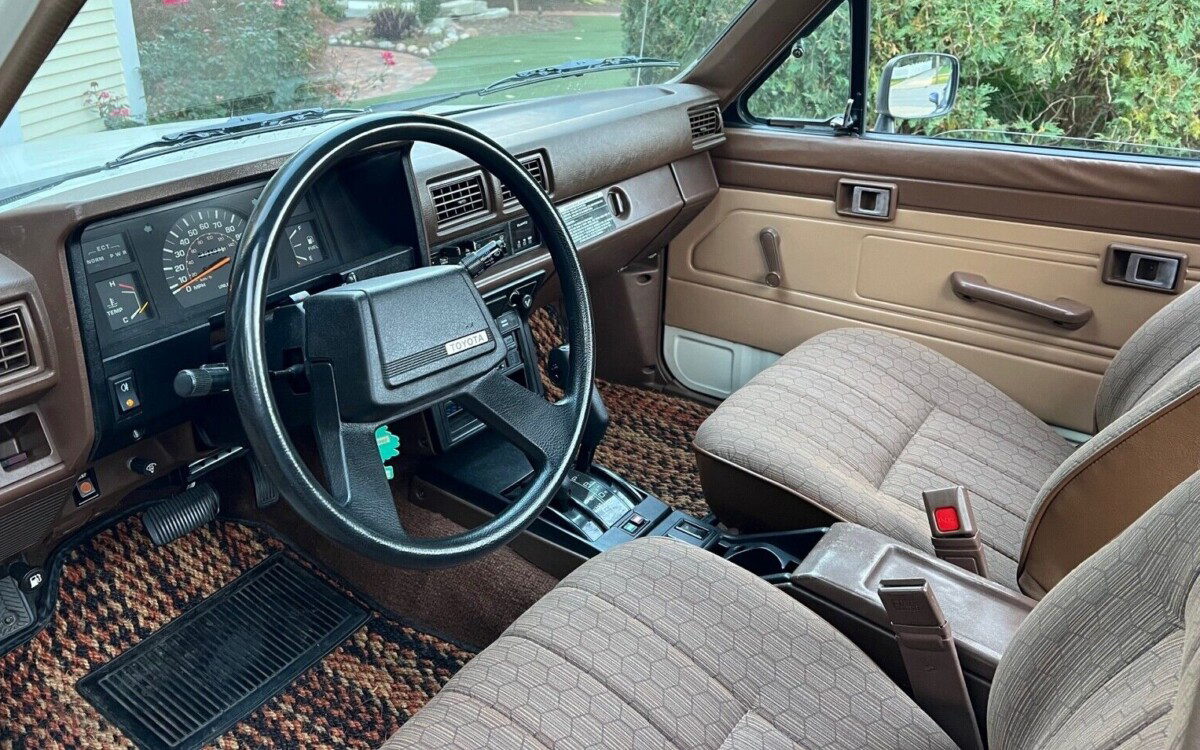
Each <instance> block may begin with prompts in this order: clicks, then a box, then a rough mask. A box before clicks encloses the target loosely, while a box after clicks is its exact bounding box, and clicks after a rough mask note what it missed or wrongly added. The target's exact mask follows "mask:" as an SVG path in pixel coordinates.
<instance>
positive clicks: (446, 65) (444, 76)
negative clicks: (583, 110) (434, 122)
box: [358, 16, 630, 105]
mask: <svg viewBox="0 0 1200 750" xmlns="http://www.w3.org/2000/svg"><path fill="white" fill-rule="evenodd" d="M571 21H572V24H573V26H572V28H570V29H568V30H565V31H549V32H547V31H542V32H530V33H527V34H515V35H511V36H486V37H474V38H471V39H464V40H462V41H460V42H458V43H457V44H454V45H452V46H450V47H448V48H446V49H444V50H442V51H441V52H439V53H437V54H435V55H433V56H432V57H430V58H429V60H430V62H432V63H433V64H434V65H436V66H437V75H435V76H434V77H433V79H432V80H430V81H429V82H428V83H425V84H422V85H420V86H417V87H416V88H412V89H409V90H407V91H404V92H401V93H400V94H398V95H396V96H398V97H400V98H405V99H407V98H410V97H416V96H427V95H430V94H438V93H442V92H449V91H458V90H461V89H470V88H477V87H480V86H485V85H487V84H489V83H491V82H493V81H495V80H497V79H499V78H502V77H504V76H506V75H509V74H511V73H515V72H516V71H518V70H528V69H530V68H540V67H543V66H546V65H553V64H555V63H561V62H565V61H567V60H577V59H580V58H585V57H611V56H613V55H619V54H621V50H622V47H623V40H622V37H621V19H620V18H618V17H616V16H577V17H573V18H571ZM629 75H630V72H629V71H614V72H611V73H593V74H591V75H587V76H583V77H580V78H569V79H565V80H563V81H554V82H547V83H543V84H538V85H533V86H525V87H522V88H518V89H512V90H510V91H505V92H502V93H499V94H494V95H491V96H488V97H485V98H479V97H472V98H471V99H468V100H464V101H471V102H476V101H478V102H486V103H496V102H497V101H505V100H510V99H524V98H531V97H541V96H547V95H550V94H561V93H566V92H568V91H590V90H595V89H603V88H612V87H613V86H620V85H624V84H625V83H627V82H628V80H629ZM392 98H396V97H394V96H384V97H375V98H373V99H368V100H365V101H362V102H358V104H359V105H369V104H375V103H378V102H382V101H386V100H388V99H392Z"/></svg>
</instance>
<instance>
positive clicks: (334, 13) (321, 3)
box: [317, 0, 346, 21]
mask: <svg viewBox="0 0 1200 750" xmlns="http://www.w3.org/2000/svg"><path fill="white" fill-rule="evenodd" d="M317 7H318V8H320V9H321V13H322V14H324V16H325V17H326V18H328V19H330V20H332V21H345V20H346V6H345V5H344V4H343V3H342V0H317Z"/></svg>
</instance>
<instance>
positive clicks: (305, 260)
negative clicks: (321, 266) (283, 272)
mask: <svg viewBox="0 0 1200 750" xmlns="http://www.w3.org/2000/svg"><path fill="white" fill-rule="evenodd" d="M287 239H288V244H289V245H290V246H291V248H292V256H293V257H295V259H296V267H297V268H303V267H304V266H307V265H310V264H312V263H320V262H321V261H323V260H325V253H324V251H322V250H321V241H320V240H319V239H318V238H317V231H316V230H315V229H313V225H312V222H311V221H302V222H300V223H299V224H295V225H293V226H290V227H288V228H287Z"/></svg>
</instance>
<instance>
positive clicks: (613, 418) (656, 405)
mask: <svg viewBox="0 0 1200 750" xmlns="http://www.w3.org/2000/svg"><path fill="white" fill-rule="evenodd" d="M529 325H530V328H531V330H532V331H533V338H534V341H535V342H536V343H537V349H538V362H539V364H540V365H542V383H543V385H545V386H546V393H547V394H548V395H549V397H550V398H553V399H557V398H560V397H561V396H562V391H561V390H559V389H558V388H557V387H556V386H555V385H554V384H553V383H551V382H550V381H549V379H548V378H547V377H546V374H545V367H544V365H545V362H546V359H547V357H548V356H549V353H550V350H551V349H553V348H554V347H556V346H559V345H560V344H561V343H562V340H563V339H562V332H561V330H560V328H559V324H558V321H557V319H556V317H555V315H554V312H553V311H552V310H550V309H549V308H542V309H540V310H537V311H536V312H534V313H533V315H532V316H530V319H529ZM597 383H598V385H599V387H600V393H601V394H602V395H603V396H604V403H605V405H606V406H607V407H608V415H609V419H610V422H609V426H608V432H607V434H606V435H605V436H604V442H602V443H600V446H599V448H597V450H596V460H597V461H598V462H599V463H600V464H602V465H604V466H607V467H608V468H610V469H612V470H613V471H616V472H617V473H618V474H620V475H622V476H624V477H625V478H626V479H628V480H629V481H631V482H633V483H634V484H636V485H638V486H639V487H641V488H642V489H644V490H646V491H647V492H650V493H651V494H653V495H656V496H657V497H658V498H659V499H660V500H662V501H663V502H665V503H667V504H668V505H671V506H674V507H676V508H679V509H680V510H682V511H684V512H685V513H690V514H692V515H694V516H697V517H704V516H706V515H708V514H709V513H710V510H709V507H708V504H707V503H706V502H704V492H703V491H702V490H701V488H700V475H699V474H698V473H697V471H696V458H695V455H694V454H693V453H692V438H693V437H695V435H696V430H697V429H698V428H699V427H700V424H701V423H702V422H703V421H704V420H705V419H706V418H707V417H708V415H709V414H711V413H712V411H713V410H712V407H710V406H706V405H704V404H701V403H699V402H697V401H692V400H690V399H686V398H681V397H679V396H669V395H667V394H664V393H659V392H658V391H651V390H646V389H645V388H633V387H631V386H627V385H618V384H616V383H607V382H605V381H603V380H601V381H597Z"/></svg>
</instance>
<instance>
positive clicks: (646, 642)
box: [385, 475, 1200, 750]
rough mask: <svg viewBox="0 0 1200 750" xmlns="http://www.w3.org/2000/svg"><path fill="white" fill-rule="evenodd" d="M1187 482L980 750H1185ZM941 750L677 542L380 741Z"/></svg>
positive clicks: (1099, 560)
mask: <svg viewBox="0 0 1200 750" xmlns="http://www.w3.org/2000/svg"><path fill="white" fill-rule="evenodd" d="M1198 580H1200V475H1196V476H1194V477H1192V478H1191V479H1189V480H1188V481H1186V482H1185V483H1184V484H1183V485H1182V486H1181V487H1180V488H1178V489H1177V490H1175V491H1174V492H1172V493H1171V494H1170V495H1168V496H1167V497H1166V498H1164V499H1163V500H1162V501H1161V502H1160V503H1158V505H1156V506H1155V507H1154V508H1153V509H1152V510H1150V512H1148V513H1147V514H1146V515H1145V516H1143V517H1142V518H1141V519H1140V520H1139V521H1137V522H1135V523H1134V524H1133V525H1132V526H1131V527H1130V528H1129V529H1127V530H1126V531H1125V532H1124V533H1123V534H1122V535H1120V536H1119V537H1118V538H1117V539H1116V540H1115V541H1114V542H1112V543H1110V544H1109V545H1107V546H1106V547H1104V548H1103V549H1102V550H1101V551H1100V552H1099V553H1097V554H1096V555H1094V556H1092V557H1091V558H1089V559H1088V560H1087V561H1086V562H1084V563H1083V564H1082V565H1080V566H1079V568H1077V569H1076V570H1075V571H1074V572H1072V573H1071V574H1070V575H1068V576H1067V577H1066V578H1065V579H1064V580H1063V581H1062V582H1061V583H1060V584H1059V585H1058V586H1056V587H1055V588H1054V590H1053V591H1051V592H1050V593H1049V594H1047V596H1046V598H1045V599H1044V600H1043V601H1042V602H1040V603H1039V604H1038V606H1037V607H1036V608H1034V611H1033V613H1032V614H1031V615H1030V616H1029V617H1028V618H1027V619H1026V620H1025V622H1024V623H1022V625H1021V627H1020V628H1019V629H1018V631H1017V633H1016V634H1015V635H1014V637H1013V640H1012V642H1011V643H1010V644H1009V647H1008V650H1007V651H1006V652H1005V654H1004V656H1003V658H1002V659H1001V661H1000V665H999V668H998V669H997V671H996V676H995V681H994V682H993V685H992V691H991V700H990V703H989V707H988V726H987V733H988V739H989V744H990V747H991V748H992V749H993V750H1051V749H1053V750H1065V749H1072V748H1079V749H1080V750H1084V749H1085V748H1087V749H1091V748H1118V747H1130V748H1132V747H1136V748H1139V749H1141V750H1183V749H1184V748H1195V747H1198V746H1200V745H1198V741H1200V583H1198ZM681 747H687V748H710V749H711V750H738V749H741V748H747V749H749V748H753V749H755V750H763V749H773V748H803V749H808V748H826V749H830V750H840V749H845V748H873V749H876V750H886V749H887V748H952V747H954V745H953V743H952V742H951V741H950V739H949V738H948V737H947V736H946V735H945V734H943V733H942V731H941V730H940V729H939V728H938V726H937V725H936V724H935V723H934V722H933V721H932V720H931V719H930V718H929V717H928V716H927V715H925V714H924V713H923V712H922V711H921V710H920V709H919V708H918V707H917V706H916V705H914V704H913V702H912V701H911V700H910V699H909V698H908V696H907V695H905V694H904V692H902V691H901V690H900V689H899V688H898V687H896V685H895V684H893V683H892V682H890V681H889V680H888V679H887V677H886V676H885V675H884V674H883V672H881V671H879V669H878V668H877V667H876V666H875V665H874V663H872V662H871V661H870V659H868V658H867V656H866V655H865V654H863V653H862V652H861V651H859V650H858V649H857V648H856V647H855V646H854V645H853V644H851V643H850V642H849V641H848V640H847V639H846V638H845V637H843V636H842V635H841V634H839V633H837V632H836V631H834V630H833V628H832V627H831V626H830V625H828V624H827V623H826V622H825V621H824V620H822V619H821V618H820V617H818V616H817V615H816V614H814V613H812V612H811V611H809V610H807V609H805V608H804V607H803V606H802V605H800V604H799V603H797V602H795V601H794V600H792V599H791V598H790V597H788V596H787V595H786V594H784V593H782V592H781V591H778V590H776V589H775V588H773V587H772V586H770V585H769V584H767V583H765V582H764V581H762V580H761V579H759V578H757V577H755V576H753V575H751V574H749V573H747V572H746V571H744V570H742V569H740V568H737V567H735V566H734V565H733V564H731V563H728V562H726V561H725V560H723V559H721V558H719V557H717V556H715V555H713V554H711V553H709V552H705V551H703V550H700V549H698V548H695V547H692V546H689V545H686V544H683V543H681V542H676V541H673V540H666V539H657V540H647V541H638V542H630V543H628V544H625V545H623V546H620V547H618V548H616V549H615V550H613V551H611V552H608V553H605V554H603V555H601V556H600V557H598V558H595V559H594V560H592V561H590V562H588V563H586V564H584V565H583V566H582V567H581V568H579V569H578V570H577V571H575V572H574V573H572V574H571V575H570V576H568V577H567V578H566V579H564V580H563V581H562V583H561V584H559V586H558V587H557V588H555V589H554V590H553V591H551V592H550V593H549V594H547V595H546V596H545V597H544V598H543V599H542V600H541V601H540V602H538V603H537V604H535V605H534V606H533V608H532V609H530V610H529V611H528V612H526V613H525V614H524V615H523V616H522V617H521V618H520V619H518V620H517V621H516V622H515V623H514V624H513V625H512V627H510V628H509V629H508V630H507V631H506V632H505V634H504V635H502V636H501V637H500V639H499V640H498V641H496V642H495V643H494V644H493V645H491V646H490V647H488V648H487V649H486V650H484V651H483V652H482V653H481V654H479V656H477V657H475V659H474V660H472V661H471V662H470V663H468V664H467V666H466V667H464V668H463V670H462V671H461V672H459V673H458V674H457V675H455V677H454V678H453V679H452V680H450V682H449V683H447V684H446V686H445V687H444V688H443V689H442V690H441V692H440V693H438V695H437V696H436V697H435V698H434V699H433V700H432V701H430V703H429V704H428V705H427V706H426V707H425V708H423V709H422V710H421V711H420V712H419V713H418V714H417V715H416V716H415V717H414V718H413V719H411V720H410V721H409V722H408V723H407V724H406V725H404V726H403V727H401V728H400V731H399V732H397V733H396V734H395V735H394V736H393V737H392V738H391V740H390V741H389V742H388V743H387V744H386V746H385V748H386V749H387V750H401V748H462V749H464V750H470V749H472V748H479V749H482V748H495V749H496V750H506V749H507V748H553V749H557V748H618V749H619V748H681Z"/></svg>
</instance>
